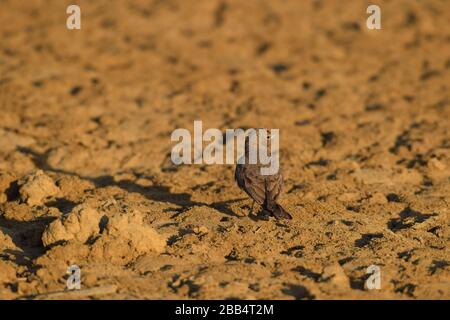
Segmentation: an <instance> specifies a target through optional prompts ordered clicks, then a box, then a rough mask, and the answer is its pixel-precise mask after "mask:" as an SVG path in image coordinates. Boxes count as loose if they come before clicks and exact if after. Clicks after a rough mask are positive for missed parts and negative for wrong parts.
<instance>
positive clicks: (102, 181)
mask: <svg viewBox="0 0 450 320" xmlns="http://www.w3.org/2000/svg"><path fill="white" fill-rule="evenodd" d="M17 150H18V151H19V152H21V153H23V154H26V155H28V156H30V157H31V160H32V161H33V163H34V164H35V165H36V166H37V167H38V168H39V169H41V170H44V171H49V172H54V173H60V174H65V175H70V176H76V177H78V178H80V179H84V180H89V181H91V182H92V183H93V184H94V185H95V187H96V188H101V187H108V186H117V187H119V188H121V189H123V190H125V191H127V192H136V193H140V194H142V195H143V196H145V197H146V198H147V199H150V200H153V201H157V202H168V203H171V204H174V205H176V206H180V207H182V208H181V209H180V210H178V212H179V213H178V214H181V213H183V212H186V211H187V210H189V209H190V208H192V207H194V206H206V207H211V208H214V209H216V210H217V211H219V212H221V213H223V214H226V215H228V216H232V217H236V218H241V216H240V215H238V214H236V213H235V212H234V211H233V210H232V209H231V208H230V205H231V204H232V203H235V202H239V201H242V200H245V199H246V198H239V199H233V200H227V201H219V202H213V203H206V202H199V201H193V200H192V195H191V194H189V193H174V192H171V191H170V188H169V187H168V186H165V185H153V186H148V187H144V186H141V185H138V184H136V183H135V182H134V181H131V180H121V181H115V180H114V177H113V176H110V175H102V176H97V177H88V176H83V175H80V174H78V173H76V172H71V171H67V170H63V169H58V168H54V167H52V166H51V165H50V164H49V163H48V153H38V152H36V151H34V150H32V149H30V148H25V147H18V148H17ZM135 175H136V176H138V177H143V176H142V174H139V173H135Z"/></svg>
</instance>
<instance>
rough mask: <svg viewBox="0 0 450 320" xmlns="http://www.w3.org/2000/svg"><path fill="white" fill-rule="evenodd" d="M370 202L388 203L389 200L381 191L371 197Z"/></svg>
mask: <svg viewBox="0 0 450 320" xmlns="http://www.w3.org/2000/svg"><path fill="white" fill-rule="evenodd" d="M369 202H370V203H371V204H386V203H387V202H388V201H387V198H386V196H385V195H384V194H382V193H381V192H376V193H374V194H373V195H372V197H371V198H370V199H369Z"/></svg>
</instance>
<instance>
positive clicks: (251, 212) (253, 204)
mask: <svg viewBox="0 0 450 320" xmlns="http://www.w3.org/2000/svg"><path fill="white" fill-rule="evenodd" d="M254 206H255V200H253V202H252V207H251V209H250V214H253V207H254Z"/></svg>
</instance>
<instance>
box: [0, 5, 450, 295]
mask: <svg viewBox="0 0 450 320" xmlns="http://www.w3.org/2000/svg"><path fill="white" fill-rule="evenodd" d="M71 2H72V1H60V0H45V1H44V0H40V1H39V0H31V1H15V0H2V1H0V37H1V41H0V111H1V117H0V298H2V299H15V298H29V297H32V298H37V299H45V298H47V299H51V298H75V299H79V298H113V299H121V298H126V299H130V298H131V299H133V298H137V299H178V298H189V299H190V298H192V299H216V298H242V299H253V298H256V299H262V298H263V299H310V298H316V299H328V298H331V299H340V298H367V299H391V298H395V299H397V298H398V299H410V298H420V299H430V298H432V299H449V298H450V270H449V264H450V262H449V261H450V253H449V237H450V235H449V230H450V229H449V209H450V205H449V195H450V129H449V121H450V94H449V92H450V90H449V84H450V74H449V73H450V24H449V23H448V22H449V21H450V3H449V2H448V1H445V0H427V1H411V0H396V1H385V2H384V1H376V2H377V3H378V4H379V5H380V6H381V8H382V27H383V30H380V31H369V30H367V29H366V27H365V19H366V17H367V15H366V13H365V11H366V8H367V5H368V2H366V1H358V0H352V1H338V0H335V1H319V0H316V1H313V0H311V1H308V0H304V1H303V0H285V1H256V0H255V1H253V0H252V1H250V0H248V1H247V0H246V1H238V0H233V1H228V0H227V1H225V0H223V1H215V0H202V1H199V0H195V1H187V0H183V1H182V0H179V1H175V0H168V1H158V0H154V1H143V0H142V1H138V0H129V1H110V0H96V1H87V0H86V1H81V0H80V1H77V3H78V4H79V5H80V6H81V10H82V30H80V31H69V30H67V29H66V27H65V22H66V17H67V15H66V13H65V11H66V7H67V5H68V4H70V3H71ZM194 120H202V121H203V124H204V127H205V128H212V127H214V128H220V129H222V130H225V129H227V128H249V127H268V128H280V130H281V131H280V132H281V142H280V144H281V152H282V153H281V161H282V164H283V166H284V172H285V177H286V186H285V193H284V195H283V197H282V200H281V203H282V204H283V206H285V207H286V208H287V209H288V210H289V211H290V212H292V214H293V216H294V220H292V221H287V222H286V221H275V220H273V219H271V220H270V221H261V220H258V219H256V218H255V217H254V216H252V215H251V216H249V215H248V213H249V209H250V205H251V201H250V200H249V199H248V198H247V197H246V195H245V194H244V193H243V192H241V191H240V190H239V189H238V188H237V186H236V185H235V183H234V180H233V174H234V167H233V166H231V165H211V166H206V165H195V166H194V165H183V166H179V167H175V166H174V165H172V164H171V162H170V157H169V153H170V150H171V147H172V145H173V144H172V143H171V141H170V134H171V132H172V131H173V130H174V129H176V128H180V127H181V128H188V129H190V130H192V126H193V121H194ZM72 264H76V265H78V266H80V267H81V271H82V290H81V291H78V292H69V293H66V292H62V291H64V289H65V287H66V279H67V277H68V275H67V274H66V270H67V268H68V267H69V266H70V265H72ZM370 265H378V266H380V268H381V276H382V283H381V289H380V290H367V289H366V288H365V286H364V283H365V280H366V279H367V277H368V275H367V274H366V270H367V267H368V266H370ZM86 289H89V290H86Z"/></svg>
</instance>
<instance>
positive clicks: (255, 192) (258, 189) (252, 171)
mask: <svg viewBox="0 0 450 320" xmlns="http://www.w3.org/2000/svg"><path fill="white" fill-rule="evenodd" d="M259 170H260V168H259V167H258V166H252V165H248V166H243V168H242V178H243V184H244V188H243V189H244V191H245V192H247V194H248V195H249V196H250V197H251V198H252V199H253V200H255V201H256V202H257V203H258V204H260V205H262V204H263V203H264V200H265V198H266V194H265V181H264V176H262V175H261V174H260V172H259Z"/></svg>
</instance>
